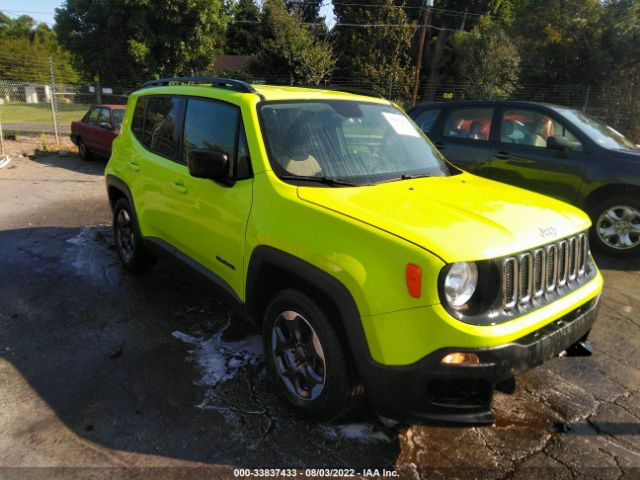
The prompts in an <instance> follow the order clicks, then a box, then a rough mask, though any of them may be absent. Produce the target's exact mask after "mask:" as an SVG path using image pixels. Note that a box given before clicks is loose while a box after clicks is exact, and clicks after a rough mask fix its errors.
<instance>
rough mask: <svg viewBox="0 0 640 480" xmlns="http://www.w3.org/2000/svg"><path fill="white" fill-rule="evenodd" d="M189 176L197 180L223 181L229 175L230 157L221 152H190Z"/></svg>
mask: <svg viewBox="0 0 640 480" xmlns="http://www.w3.org/2000/svg"><path fill="white" fill-rule="evenodd" d="M187 165H188V166H189V174H190V175H191V176H192V177H196V178H209V179H211V180H222V179H225V178H227V177H228V175H229V157H227V155H226V154H225V153H223V152H222V151H220V150H200V149H194V150H189V153H188V154H187Z"/></svg>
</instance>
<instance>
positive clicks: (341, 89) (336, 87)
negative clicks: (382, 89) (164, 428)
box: [292, 85, 385, 98]
mask: <svg viewBox="0 0 640 480" xmlns="http://www.w3.org/2000/svg"><path fill="white" fill-rule="evenodd" d="M298 86H299V87H303V88H315V89H321V90H333V91H336V92H345V93H355V94H357V95H363V96H365V97H375V98H385V97H384V95H381V94H379V93H378V92H376V91H374V90H367V89H366V88H360V87H347V86H341V85H292V87H298Z"/></svg>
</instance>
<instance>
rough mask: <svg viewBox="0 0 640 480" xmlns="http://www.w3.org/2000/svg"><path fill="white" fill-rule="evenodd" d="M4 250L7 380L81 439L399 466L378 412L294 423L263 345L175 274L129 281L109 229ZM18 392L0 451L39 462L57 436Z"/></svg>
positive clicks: (19, 241) (0, 323) (227, 455)
mask: <svg viewBox="0 0 640 480" xmlns="http://www.w3.org/2000/svg"><path fill="white" fill-rule="evenodd" d="M61 160H62V161H63V162H68V161H69V159H61ZM48 161H53V160H48ZM56 161H57V159H56ZM69 165H71V164H69ZM0 245H3V251H4V252H6V254H4V255H3V256H2V257H0V271H2V272H6V273H7V274H2V275H0V291H1V292H2V295H3V301H2V302H0V358H1V359H3V360H5V362H0V377H1V378H5V379H7V381H8V385H17V384H22V383H26V385H27V386H28V387H27V390H26V391H27V392H28V395H29V396H36V397H39V398H40V399H42V400H44V402H46V404H47V405H48V406H49V407H50V408H51V409H52V410H53V412H54V413H55V416H56V417H57V418H58V419H59V420H61V421H62V422H63V424H64V426H65V427H66V428H68V429H69V430H71V431H72V432H73V433H74V434H75V435H77V436H78V437H80V438H82V439H84V440H87V441H89V442H92V443H93V444H97V445H98V446H102V447H105V448H108V449H112V450H116V451H124V452H135V453H142V454H149V455H154V456H162V457H168V458H174V459H181V460H189V461H195V462H200V463H203V464H209V465H213V464H224V465H234V466H242V467H256V468H257V467H262V468H268V467H271V468H291V467H295V468H305V467H334V468H339V467H345V468H346V467H351V468H358V467H361V468H375V467H377V468H385V467H386V468H392V467H393V465H394V462H395V461H396V459H397V457H398V454H399V443H398V439H397V436H396V435H395V431H390V430H387V429H385V428H384V427H383V426H382V425H381V424H379V423H377V422H376V417H375V416H374V415H373V414H372V413H371V412H368V411H367V410H363V411H361V412H360V413H359V418H356V419H352V420H350V422H349V423H348V424H341V425H335V424H320V423H317V422H313V421H307V420H303V419H300V418H298V417H296V416H295V415H293V414H292V412H291V411H289V410H288V409H287V408H286V406H285V405H284V404H283V403H282V402H281V401H280V400H279V399H278V398H277V396H276V395H275V394H274V388H273V386H272V385H271V383H270V381H269V379H268V377H267V375H266V373H265V371H264V366H263V362H262V358H261V353H260V351H259V345H260V337H259V336H258V335H257V333H256V332H255V331H254V330H253V329H252V327H250V326H248V325H247V324H245V323H244V322H243V321H242V319H241V318H240V317H239V316H237V315H236V314H234V313H233V311H232V310H231V309H230V308H228V306H227V305H225V304H224V303H223V302H222V300H221V298H219V297H218V296H217V295H216V293H215V292H212V291H211V290H209V288H208V287H206V286H204V285H202V284H201V283H199V282H197V281H194V280H193V279H192V278H191V277H189V276H187V275H185V274H183V273H182V271H181V270H180V269H179V268H176V267H175V266H173V265H172V264H171V263H169V262H159V263H158V264H157V265H156V266H155V267H154V269H153V270H152V271H151V272H150V273H148V274H146V275H145V276H141V277H135V276H130V275H127V274H125V273H123V271H122V269H121V267H120V265H119V262H118V259H117V255H116V253H115V252H114V250H113V245H112V240H111V234H110V231H109V229H108V228H105V227H85V228H82V229H78V228H59V227H46V228H33V229H17V230H5V231H0ZM9 272H10V274H9ZM10 367H11V368H10ZM16 371H17V372H18V373H19V375H17V374H16V373H15V372H16ZM12 372H14V373H12ZM18 390H19V389H18V388H14V387H9V388H7V390H6V392H5V393H6V395H5V398H9V404H10V405H11V407H10V409H11V410H13V411H8V412H7V411H5V412H3V414H4V415H9V416H11V417H16V416H18V417H19V418H20V421H19V423H20V428H17V429H11V428H3V429H2V432H0V438H2V442H3V443H5V444H13V445H22V444H23V443H24V442H27V443H28V448H34V449H37V448H38V445H37V442H38V441H40V442H43V444H44V443H46V442H48V441H49V439H48V438H47V435H48V433H47V432H50V429H40V427H38V425H40V423H39V422H41V421H42V419H41V415H43V414H44V413H43V411H42V410H40V411H38V412H37V415H36V413H33V410H28V409H27V410H25V411H22V410H21V404H22V403H23V402H24V401H25V397H24V395H25V394H24V393H23V394H22V397H21V396H20V395H18V393H15V395H16V397H15V398H13V399H12V397H11V395H13V392H14V391H15V392H17V391H18ZM7 395H9V397H7ZM29 412H32V413H31V414H29ZM30 415H31V416H30ZM25 432H31V433H27V434H25ZM49 434H50V433H49ZM24 435H30V437H29V439H28V440H26V439H25V437H24ZM39 435H43V437H42V438H40V439H39V440H35V438H38V436H39Z"/></svg>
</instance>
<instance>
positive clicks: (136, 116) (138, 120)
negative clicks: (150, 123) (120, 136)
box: [131, 97, 147, 141]
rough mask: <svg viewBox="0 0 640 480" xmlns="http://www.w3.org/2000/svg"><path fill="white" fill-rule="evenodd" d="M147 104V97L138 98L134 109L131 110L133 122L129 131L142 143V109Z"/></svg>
mask: <svg viewBox="0 0 640 480" xmlns="http://www.w3.org/2000/svg"><path fill="white" fill-rule="evenodd" d="M146 103H147V97H140V98H138V101H137V102H136V108H135V109H134V110H133V120H132V121H131V131H132V132H133V133H134V134H135V136H136V137H138V139H139V140H140V141H142V132H143V129H144V107H145V104H146Z"/></svg>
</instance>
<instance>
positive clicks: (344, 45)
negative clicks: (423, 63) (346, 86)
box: [333, 0, 416, 98]
mask: <svg viewBox="0 0 640 480" xmlns="http://www.w3.org/2000/svg"><path fill="white" fill-rule="evenodd" d="M372 3H375V7H372V6H371V4H372ZM334 8H335V13H336V20H337V23H336V26H335V28H334V30H333V31H334V32H335V33H334V38H335V45H336V51H337V52H340V54H339V57H338V68H339V70H338V75H337V76H338V77H350V78H353V79H359V80H361V83H362V85H363V86H366V87H369V88H373V89H374V90H377V91H380V93H385V94H387V95H390V96H392V97H394V98H406V97H407V96H408V93H409V91H410V89H411V79H412V78H413V72H414V69H413V67H412V61H413V58H412V57H411V55H410V52H411V43H412V37H413V35H414V32H415V31H416V24H415V23H414V22H410V21H408V19H407V15H406V14H405V11H404V8H402V6H398V5H396V4H395V3H394V2H393V0H352V1H350V2H342V3H335V4H334Z"/></svg>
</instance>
